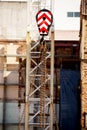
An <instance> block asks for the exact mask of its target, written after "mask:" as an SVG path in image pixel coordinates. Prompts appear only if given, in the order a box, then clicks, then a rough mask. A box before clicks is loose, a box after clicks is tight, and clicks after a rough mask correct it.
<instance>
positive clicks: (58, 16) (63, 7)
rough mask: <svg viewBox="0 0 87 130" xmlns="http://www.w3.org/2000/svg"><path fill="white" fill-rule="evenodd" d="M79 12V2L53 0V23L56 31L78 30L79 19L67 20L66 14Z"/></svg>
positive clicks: (76, 0) (74, 0)
mask: <svg viewBox="0 0 87 130" xmlns="http://www.w3.org/2000/svg"><path fill="white" fill-rule="evenodd" d="M78 11H80V0H55V4H54V21H55V29H56V30H57V29H58V30H79V27H80V18H78V17H77V18H75V17H72V18H69V17H67V12H78Z"/></svg>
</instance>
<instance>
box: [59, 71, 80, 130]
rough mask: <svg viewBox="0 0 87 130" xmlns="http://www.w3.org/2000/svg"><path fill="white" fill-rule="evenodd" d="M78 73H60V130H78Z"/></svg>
mask: <svg viewBox="0 0 87 130" xmlns="http://www.w3.org/2000/svg"><path fill="white" fill-rule="evenodd" d="M79 82H80V72H79V71H74V70H61V71H60V103H59V128H60V130H79V128H80V126H79V125H80V96H79V89H78V86H79Z"/></svg>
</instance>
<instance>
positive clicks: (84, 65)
mask: <svg viewBox="0 0 87 130" xmlns="http://www.w3.org/2000/svg"><path fill="white" fill-rule="evenodd" d="M82 23H83V24H82V37H81V40H82V41H81V47H82V48H83V49H82V51H81V53H82V59H81V121H82V127H83V128H84V127H86V128H87V18H86V17H84V18H83V19H82ZM85 113H86V116H85ZM85 118H86V120H85ZM84 124H85V126H84Z"/></svg>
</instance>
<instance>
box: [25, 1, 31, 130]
mask: <svg viewBox="0 0 87 130" xmlns="http://www.w3.org/2000/svg"><path fill="white" fill-rule="evenodd" d="M29 18H30V2H29V0H28V1H27V38H26V44H27V50H26V55H27V56H26V97H25V130H29V125H28V124H29V96H28V94H29V90H30V68H31V63H30V62H31V56H30V50H31V45H30V42H31V39H30V32H29V25H30V21H29Z"/></svg>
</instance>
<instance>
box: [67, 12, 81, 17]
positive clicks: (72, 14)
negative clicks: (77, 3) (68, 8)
mask: <svg viewBox="0 0 87 130" xmlns="http://www.w3.org/2000/svg"><path fill="white" fill-rule="evenodd" d="M67 17H80V12H67Z"/></svg>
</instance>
